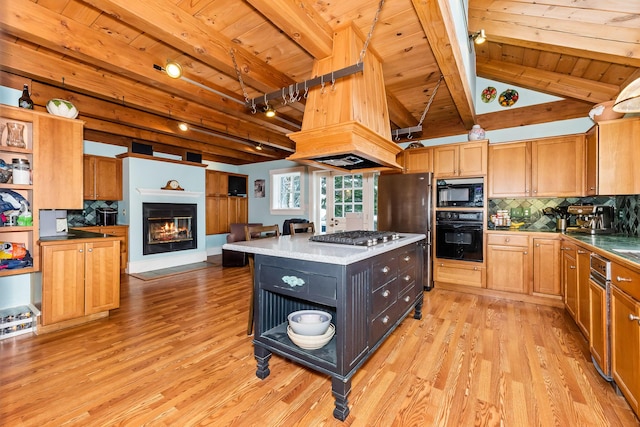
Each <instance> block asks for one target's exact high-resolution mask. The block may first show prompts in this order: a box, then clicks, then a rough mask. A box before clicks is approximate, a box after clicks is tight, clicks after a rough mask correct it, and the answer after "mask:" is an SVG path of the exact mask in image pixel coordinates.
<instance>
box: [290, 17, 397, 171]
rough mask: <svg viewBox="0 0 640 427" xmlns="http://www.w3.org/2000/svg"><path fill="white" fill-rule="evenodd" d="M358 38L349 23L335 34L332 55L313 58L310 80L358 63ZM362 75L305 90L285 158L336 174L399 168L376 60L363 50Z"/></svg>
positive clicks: (361, 40) (361, 41) (360, 41)
mask: <svg viewBox="0 0 640 427" xmlns="http://www.w3.org/2000/svg"><path fill="white" fill-rule="evenodd" d="M364 40H365V38H364V36H363V35H362V33H361V32H360V31H359V30H358V29H357V28H356V27H355V26H354V25H353V23H351V24H349V25H347V26H345V27H343V28H342V29H340V30H337V31H336V32H335V33H334V38H333V54H332V56H330V57H328V58H324V59H321V60H317V61H316V62H315V64H314V67H313V74H314V75H316V76H320V75H324V74H327V73H331V71H335V70H339V69H342V68H345V67H348V66H351V65H354V64H356V63H358V61H359V60H360V52H361V51H362V48H363V46H364ZM362 62H363V71H362V72H361V73H360V72H359V73H356V74H352V75H350V76H347V77H343V78H340V79H336V81H335V85H332V84H331V82H330V81H329V82H327V83H326V84H325V87H324V90H323V89H322V87H315V88H312V89H311V90H309V95H308V97H307V103H306V106H305V110H304V117H303V119H302V130H301V131H300V132H295V133H291V134H288V135H287V136H288V137H289V138H291V139H292V140H293V141H294V142H295V143H296V152H295V153H294V154H292V155H291V156H289V157H288V159H289V160H295V161H297V162H302V163H308V164H313V165H315V166H320V167H322V168H329V169H338V170H343V171H344V170H346V171H350V170H356V169H357V170H359V171H362V170H381V169H389V168H400V165H398V164H397V163H396V155H397V154H398V153H399V152H400V151H402V149H401V148H400V147H399V146H398V144H396V143H394V142H393V141H392V140H391V125H390V123H389V111H388V108H387V98H386V94H385V88H384V78H383V74H382V62H381V60H380V57H379V56H378V55H377V53H376V52H375V51H373V50H372V49H371V47H369V48H368V49H367V52H366V54H365V56H364V60H363V61H362Z"/></svg>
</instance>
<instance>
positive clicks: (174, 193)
mask: <svg viewBox="0 0 640 427" xmlns="http://www.w3.org/2000/svg"><path fill="white" fill-rule="evenodd" d="M136 190H138V193H140V194H142V195H143V196H161V197H191V198H193V197H200V196H202V195H203V194H204V193H203V192H201V191H180V190H162V189H156V188H136Z"/></svg>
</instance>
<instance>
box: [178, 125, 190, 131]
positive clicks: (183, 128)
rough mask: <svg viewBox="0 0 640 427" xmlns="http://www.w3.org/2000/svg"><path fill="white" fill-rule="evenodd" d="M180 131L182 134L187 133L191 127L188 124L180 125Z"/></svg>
mask: <svg viewBox="0 0 640 427" xmlns="http://www.w3.org/2000/svg"><path fill="white" fill-rule="evenodd" d="M178 129H180V130H181V131H182V132H186V131H188V130H189V125H188V124H186V123H180V124H179V125H178Z"/></svg>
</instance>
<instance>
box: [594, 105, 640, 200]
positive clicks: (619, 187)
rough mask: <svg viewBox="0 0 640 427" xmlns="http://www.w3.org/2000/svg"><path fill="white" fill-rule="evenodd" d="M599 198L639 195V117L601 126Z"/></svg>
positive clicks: (599, 130) (602, 123) (599, 124)
mask: <svg viewBox="0 0 640 427" xmlns="http://www.w3.org/2000/svg"><path fill="white" fill-rule="evenodd" d="M597 127H598V130H597V132H598V194H601V195H607V196H612V195H619V194H620V195H622V194H640V167H638V159H640V144H638V135H640V117H631V118H626V119H620V120H612V121H607V122H600V123H598V126H597Z"/></svg>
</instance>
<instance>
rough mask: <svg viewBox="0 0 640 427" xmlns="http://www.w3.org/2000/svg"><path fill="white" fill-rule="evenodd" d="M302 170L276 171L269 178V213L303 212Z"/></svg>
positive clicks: (288, 213)
mask: <svg viewBox="0 0 640 427" xmlns="http://www.w3.org/2000/svg"><path fill="white" fill-rule="evenodd" d="M303 172H304V168H303V167H300V168H291V169H276V170H272V171H271V172H269V175H270V177H271V188H272V189H273V190H272V191H271V213H272V214H282V215H291V214H301V213H303V212H304V207H303V200H304V181H303V178H304V175H303Z"/></svg>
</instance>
